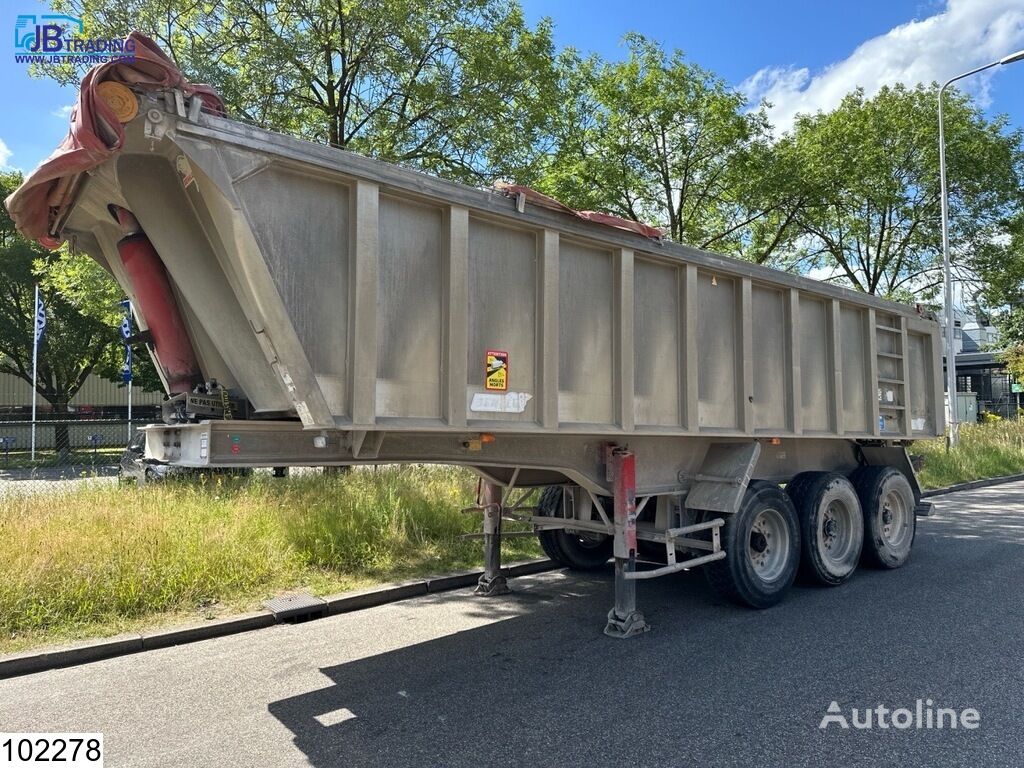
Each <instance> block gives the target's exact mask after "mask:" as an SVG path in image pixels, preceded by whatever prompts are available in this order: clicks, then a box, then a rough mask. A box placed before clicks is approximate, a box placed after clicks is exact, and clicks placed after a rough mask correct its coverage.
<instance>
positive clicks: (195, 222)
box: [69, 116, 943, 440]
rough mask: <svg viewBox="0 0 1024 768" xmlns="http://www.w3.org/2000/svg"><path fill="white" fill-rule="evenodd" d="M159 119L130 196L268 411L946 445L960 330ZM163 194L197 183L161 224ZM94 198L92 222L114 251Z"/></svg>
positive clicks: (359, 163)
mask: <svg viewBox="0 0 1024 768" xmlns="http://www.w3.org/2000/svg"><path fill="white" fill-rule="evenodd" d="M141 120H143V118H139V120H138V121H136V124H135V125H130V126H129V141H128V144H127V146H126V149H125V152H124V154H123V155H122V156H121V158H120V160H119V161H118V167H119V169H120V174H121V176H122V177H125V176H126V175H127V176H128V177H130V178H128V177H126V178H122V179H121V180H120V184H119V188H118V195H119V199H117V200H111V201H109V202H117V203H119V204H125V205H127V207H128V208H129V209H130V210H133V211H135V212H136V214H137V215H138V216H139V219H140V221H141V222H142V225H143V228H144V229H146V230H147V232H150V234H151V236H152V237H153V240H154V243H156V245H157V247H158V250H159V251H160V255H161V258H162V259H163V260H164V262H165V263H166V265H167V267H168V272H169V274H170V275H171V277H172V280H173V281H174V283H175V287H176V289H177V291H178V295H179V296H180V298H181V300H182V302H183V303H184V304H185V305H186V306H185V311H186V313H187V315H188V316H189V317H192V318H194V319H195V321H196V322H199V323H201V324H202V326H203V328H202V330H203V336H204V343H205V344H208V345H209V344H212V345H214V346H215V347H216V349H215V350H211V352H213V351H215V352H216V354H209V355H207V356H208V357H211V358H217V359H219V360H223V362H224V364H226V366H227V367H228V368H229V369H230V370H229V375H228V379H229V381H231V383H232V385H233V386H234V387H236V388H237V389H238V390H239V391H240V392H241V393H244V394H245V395H247V396H248V397H249V399H250V400H251V401H252V402H253V404H254V405H255V407H256V409H257V411H260V410H262V411H267V412H271V411H280V410H281V408H282V405H283V404H290V406H291V407H292V409H294V411H295V412H296V413H297V414H298V415H299V416H300V417H301V418H302V420H303V423H304V424H305V426H306V427H308V428H340V429H346V428H360V429H375V430H386V431H389V432H394V431H417V432H423V431H437V430H441V431H451V430H466V429H467V428H468V429H473V430H479V431H515V432H526V433H533V432H565V433H569V434H607V435H623V434H625V435H628V434H647V435H652V434H666V435H708V436H747V437H751V436H788V437H799V436H808V437H816V438H822V437H841V438H855V439H885V440H889V439H912V438H915V437H925V436H933V435H936V434H940V433H941V432H942V429H943V419H942V413H941V367H940V366H941V356H940V352H939V329H938V326H937V325H936V324H935V323H934V322H931V321H928V320H925V319H923V318H921V317H919V316H917V315H916V314H915V313H914V312H912V311H911V310H910V309H909V308H907V307H903V306H900V305H896V304H891V303H887V302H882V301H879V300H877V299H875V298H874V297H867V296H863V295H860V294H856V293H853V292H850V291H844V290H841V289H836V288H834V287H829V286H823V285H821V284H816V283H814V282H813V281H808V280H805V279H802V278H797V277H794V276H790V275H786V274H784V273H780V272H775V271H772V270H768V269H764V268H761V267H757V266H755V265H748V264H745V263H743V262H738V261H734V260H731V259H727V258H724V257H718V256H715V255H713V254H706V253H703V252H700V251H696V250H694V249H689V248H685V247H681V246H676V245H672V244H667V243H659V242H654V241H650V240H645V239H643V238H640V237H638V236H635V235H632V234H629V233H624V232H620V231H617V230H614V229H611V228H608V227H603V226H600V225H594V224H587V223H584V222H580V221H578V220H576V219H574V218H573V217H571V216H568V215H564V214H557V213H554V212H551V211H548V210H543V209H536V208H534V207H533V206H531V205H526V206H525V207H524V209H523V210H522V211H518V210H517V206H516V201H515V200H514V199H511V198H505V197H502V196H499V195H496V194H493V193H486V192H481V191H479V190H472V189H469V188H466V187H460V186H458V185H452V184H447V183H445V182H439V181H437V180H433V179H428V178H426V177H424V176H422V175H421V174H418V173H415V172H411V171H406V170H404V169H400V168H396V167H394V166H388V165H385V164H382V163H376V162H374V161H369V160H367V159H365V158H358V157H356V156H354V155H351V154H349V153H346V152H342V151H339V150H333V149H330V148H325V147H320V146H316V145H311V144H307V143H305V142H300V141H297V140H293V139H289V138H287V137H281V136H276V135H273V134H269V133H265V132H261V131H257V130H255V129H251V128H247V127H243V126H238V125H237V124H234V123H230V122H229V121H223V120H217V119H213V118H208V117H206V116H204V117H202V118H201V120H203V121H205V122H206V123H207V125H205V126H198V125H192V124H189V123H187V122H185V121H179V122H177V123H176V129H175V130H171V131H168V132H167V133H166V134H165V135H164V138H163V139H162V140H161V141H160V142H158V143H157V145H156V146H157V148H158V151H157V152H153V151H151V150H152V148H153V143H152V141H151V140H149V139H145V138H143V137H142V136H141V132H142V128H141V124H140V123H139V121H141ZM140 156H144V157H145V158H146V159H144V160H136V159H135V158H137V157H140ZM181 158H184V159H185V161H186V163H187V165H188V166H189V169H190V171H191V173H189V174H186V175H184V176H183V175H182V173H181ZM161 164H163V165H161ZM157 166H161V167H162V168H163V170H160V169H159V168H157ZM176 169H177V170H176ZM153 184H159V185H162V186H167V185H168V184H174V185H178V187H179V188H178V189H177V190H175V191H174V192H173V194H169V192H168V191H167V190H165V192H164V193H163V195H162V199H163V198H166V201H167V205H166V206H164V207H163V208H162V209H161V210H157V209H156V208H155V207H154V206H153V205H152V204H151V201H152V189H151V186H152V185H153ZM93 193H95V194H96V195H105V196H106V197H110V196H111V194H110V191H109V189H108V188H107V187H105V186H100V185H97V186H96V187H95V188H94V191H90V188H89V186H88V185H86V188H85V190H84V191H83V195H86V196H88V195H90V194H93ZM146 199H148V200H149V201H150V202H149V203H147V202H146ZM91 202H92V204H91V205H89V206H84V207H83V208H82V211H83V212H82V213H76V215H73V216H72V218H71V219H70V220H69V227H72V228H78V229H79V230H80V231H82V233H83V235H88V236H89V239H90V241H91V242H102V239H101V238H99V237H97V235H96V230H97V228H103V227H105V226H107V225H106V224H102V223H100V222H98V221H93V220H92V219H91V218H90V215H91V214H88V213H87V212H88V211H96V210H101V205H100V204H103V205H105V203H106V202H107V201H105V200H100V199H97V200H94V201H91ZM172 202H173V205H172ZM168 206H170V207H168ZM161 219H162V221H161ZM171 219H173V226H171V225H169V224H168V223H167V222H168V221H171ZM172 235H173V237H172ZM175 239H177V241H179V242H187V243H190V244H192V246H195V244H196V243H202V244H203V246H202V247H201V248H199V247H192V246H190V247H189V253H184V252H179V251H180V249H179V248H178V247H177V246H176V245H175V244H174V243H175ZM108 241H109V238H108ZM108 250H109V249H107V248H103V253H102V254H100V256H101V257H102V258H104V259H105V260H107V261H111V260H114V261H116V259H117V254H116V252H115V253H108V252H107V251H108ZM200 252H201V253H202V260H201V261H202V263H199V262H197V261H196V258H197V256H196V254H197V253H200ZM197 270H198V271H197ZM114 271H115V273H116V272H117V270H116V269H115V270H114ZM215 273H216V274H215ZM217 275H222V276H221V277H217ZM214 277H216V279H214ZM218 292H219V293H218ZM215 294H216V295H215ZM220 294H223V295H220ZM211 307H218V308H219V309H218V312H220V313H221V319H216V318H214V317H212V316H211V309H210V308H211ZM224 313H227V314H224ZM227 318H230V320H229V321H227ZM494 366H497V368H498V369H503V371H501V370H491V368H493V367H494Z"/></svg>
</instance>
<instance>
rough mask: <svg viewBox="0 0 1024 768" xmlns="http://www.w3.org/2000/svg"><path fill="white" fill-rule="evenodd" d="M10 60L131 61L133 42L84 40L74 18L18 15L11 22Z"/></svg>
mask: <svg viewBox="0 0 1024 768" xmlns="http://www.w3.org/2000/svg"><path fill="white" fill-rule="evenodd" d="M14 60H15V61H16V62H17V63H19V64H33V63H37V62H45V63H59V62H65V61H70V62H73V63H76V64H105V63H106V62H109V61H120V62H132V61H135V43H134V42H133V41H131V40H120V39H117V38H106V37H87V36H86V35H85V25H84V24H82V20H81V19H79V18H76V17H74V16H63V15H60V14H44V15H42V16H35V15H32V14H22V15H20V16H18V18H17V20H16V21H15V22H14Z"/></svg>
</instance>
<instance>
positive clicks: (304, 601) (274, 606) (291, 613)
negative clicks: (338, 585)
mask: <svg viewBox="0 0 1024 768" xmlns="http://www.w3.org/2000/svg"><path fill="white" fill-rule="evenodd" d="M263 607H264V608H266V609H267V610H268V611H270V612H271V613H273V614H274V617H275V618H276V619H277V620H278V621H287V622H291V623H298V622H300V621H310V620H312V619H321V618H323V617H324V616H326V615H327V603H326V601H324V600H321V599H320V598H319V597H314V596H313V595H310V594H307V593H305V592H298V593H296V594H293V595H280V596H278V597H275V598H272V599H270V600H264V601H263Z"/></svg>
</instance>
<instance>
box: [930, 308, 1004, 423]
mask: <svg viewBox="0 0 1024 768" xmlns="http://www.w3.org/2000/svg"><path fill="white" fill-rule="evenodd" d="M943 334H945V329H943ZM953 340H954V345H955V347H956V350H957V354H956V389H957V406H958V411H959V414H960V421H962V422H967V423H969V422H973V421H981V420H982V419H984V418H985V414H986V413H992V414H995V415H997V416H999V417H1000V418H1003V419H1016V418H1018V413H1019V411H1020V408H1021V406H1022V398H1021V395H1022V394H1024V387H1022V386H1021V385H1020V384H1019V383H1017V382H1015V381H1013V379H1012V377H1011V376H1010V374H1009V372H1008V371H1007V370H1006V365H1005V364H1004V363H1003V361H1002V360H1001V359H1000V352H1001V348H1000V346H999V332H998V331H997V330H996V328H995V327H994V326H993V325H992V324H991V323H990V322H989V320H988V318H987V317H984V316H982V315H980V314H975V313H972V312H964V311H961V310H957V311H956V314H955V319H954V326H953Z"/></svg>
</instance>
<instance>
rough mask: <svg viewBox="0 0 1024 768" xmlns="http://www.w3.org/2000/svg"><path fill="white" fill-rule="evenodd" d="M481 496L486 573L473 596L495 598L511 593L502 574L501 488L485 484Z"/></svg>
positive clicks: (492, 484)
mask: <svg viewBox="0 0 1024 768" xmlns="http://www.w3.org/2000/svg"><path fill="white" fill-rule="evenodd" d="M481 496H482V498H481V500H480V501H481V506H482V507H483V509H484V573H483V575H482V576H481V577H480V581H479V582H477V585H476V590H475V591H474V593H473V594H475V595H480V596H481V597H494V596H496V595H504V594H507V593H508V592H510V591H511V590H510V589H509V588H508V582H507V581H506V580H505V576H504V574H502V572H501V505H502V493H501V486H500V485H496V484H494V483H488V482H485V483H484V484H483V488H482V490H481Z"/></svg>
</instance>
